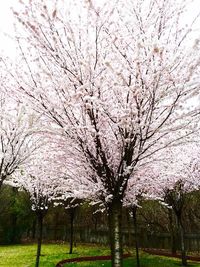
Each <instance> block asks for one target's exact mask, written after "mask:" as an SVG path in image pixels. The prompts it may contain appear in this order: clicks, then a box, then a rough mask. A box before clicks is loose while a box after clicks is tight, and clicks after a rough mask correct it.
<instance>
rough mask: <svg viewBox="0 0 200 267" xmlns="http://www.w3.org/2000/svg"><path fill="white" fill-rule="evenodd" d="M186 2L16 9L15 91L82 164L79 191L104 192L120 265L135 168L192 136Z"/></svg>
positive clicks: (192, 63)
mask: <svg viewBox="0 0 200 267" xmlns="http://www.w3.org/2000/svg"><path fill="white" fill-rule="evenodd" d="M185 3H186V1H177V2H176V3H174V1H172V0H161V1H159V2H158V1H151V0H148V1H144V0H134V1H133V0H128V1H121V0H118V1H106V2H104V1H103V2H102V4H100V3H99V2H98V1H92V0H89V1H78V0H76V1H62V0H57V1H49V2H47V1H41V0H40V1H38V0H32V1H29V2H28V3H27V4H26V2H23V1H21V9H19V11H14V15H15V16H16V18H17V23H16V28H17V41H18V43H19V50H20V53H21V58H22V60H24V61H23V62H24V64H21V66H20V65H18V68H17V70H16V74H13V73H12V75H13V76H14V77H16V80H17V82H18V89H19V90H18V91H19V93H20V94H21V95H22V96H24V97H25V98H26V99H27V98H28V99H29V101H30V103H33V104H34V106H35V108H36V109H37V110H38V111H39V112H41V113H44V114H46V116H47V117H48V118H49V119H50V120H51V122H52V123H54V124H55V125H56V126H54V127H57V129H59V130H60V132H61V134H63V135H64V136H65V138H66V142H67V143H69V144H70V149H72V148H74V154H75V152H76V153H77V155H79V157H80V158H81V159H83V161H84V162H85V164H86V165H84V167H83V169H84V168H85V169H87V170H88V174H87V176H83V175H81V177H80V182H79V184H80V185H81V183H82V182H83V183H85V182H86V183H87V180H88V188H90V191H92V189H93V188H95V186H96V185H98V189H100V188H101V190H99V191H98V192H99V194H96V196H97V199H100V201H102V202H103V203H104V205H105V206H106V208H107V209H108V214H109V226H110V236H111V240H110V241H111V254H112V266H115V267H121V266H122V237H121V215H122V204H123V199H124V195H125V191H126V188H127V184H128V181H129V179H130V177H131V174H132V173H133V171H134V169H135V166H136V165H137V164H138V162H140V161H142V160H144V159H148V158H149V157H150V156H151V155H153V154H155V153H156V152H157V151H160V150H162V149H164V148H166V147H169V146H172V145H173V144H175V143H177V142H180V141H182V140H183V139H184V138H185V137H187V136H189V135H191V134H192V133H193V132H194V131H195V130H196V124H195V120H196V119H197V116H195V115H196V114H197V112H198V108H197V105H196V104H195V103H196V102H195V101H197V95H198V94H199V74H198V73H199V61H200V53H199V48H200V46H199V41H198V40H193V41H192V38H193V30H192V29H193V28H192V27H193V24H194V23H195V21H196V20H195V18H194V21H193V23H192V24H191V25H183V23H182V22H181V18H182V16H183V15H184V10H185ZM196 19H197V18H196ZM20 25H22V26H23V27H22V28H20ZM188 41H190V42H188ZM20 60H21V59H20ZM15 93H16V90H15ZM77 157H78V156H77ZM71 161H72V162H73V161H74V159H73V157H72V158H71ZM85 169H84V171H85ZM82 178H83V179H82ZM89 185H90V186H91V187H89ZM94 191H95V190H94ZM80 192H81V190H79V193H80Z"/></svg>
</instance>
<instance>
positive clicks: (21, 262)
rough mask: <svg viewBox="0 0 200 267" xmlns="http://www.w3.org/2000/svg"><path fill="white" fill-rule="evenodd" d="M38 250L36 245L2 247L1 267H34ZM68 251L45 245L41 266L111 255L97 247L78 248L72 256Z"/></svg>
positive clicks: (47, 266) (62, 246)
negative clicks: (80, 258)
mask: <svg viewBox="0 0 200 267" xmlns="http://www.w3.org/2000/svg"><path fill="white" fill-rule="evenodd" d="M36 248H37V246H36V245H14V246H13V245H12V246H0V267H34V266H35V257H36ZM68 251H69V248H68V246H67V245H64V244H58V245H57V244H43V245H42V251H41V254H42V256H41V258H40V266H41V267H55V264H56V263H58V262H59V261H61V260H63V259H67V258H75V257H81V256H93V255H108V254H109V249H107V248H105V247H100V246H96V245H91V246H89V245H82V246H77V247H76V248H75V249H74V253H73V254H72V255H69V254H68V253H67V252H68Z"/></svg>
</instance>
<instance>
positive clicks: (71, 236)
mask: <svg viewBox="0 0 200 267" xmlns="http://www.w3.org/2000/svg"><path fill="white" fill-rule="evenodd" d="M69 215H70V246H69V254H72V252H73V243H74V215H75V208H70V209H69Z"/></svg>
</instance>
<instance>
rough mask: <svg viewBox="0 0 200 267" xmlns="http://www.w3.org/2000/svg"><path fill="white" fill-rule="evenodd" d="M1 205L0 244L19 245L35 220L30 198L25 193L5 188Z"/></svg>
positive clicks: (3, 188) (0, 200) (0, 194)
mask: <svg viewBox="0 0 200 267" xmlns="http://www.w3.org/2000/svg"><path fill="white" fill-rule="evenodd" d="M0 203H1V205H0V243H1V244H12V243H13V244H14V243H19V242H20V240H21V237H22V234H23V233H24V232H26V231H27V230H28V228H29V227H30V225H31V222H32V220H33V213H32V212H31V208H30V202H29V198H28V196H27V194H26V193H25V192H20V191H18V190H17V189H16V188H12V187H10V186H3V187H2V189H1V192H0Z"/></svg>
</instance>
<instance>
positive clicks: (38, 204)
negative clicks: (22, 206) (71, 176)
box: [8, 142, 67, 267]
mask: <svg viewBox="0 0 200 267" xmlns="http://www.w3.org/2000/svg"><path fill="white" fill-rule="evenodd" d="M53 144H54V143H53V142H51V143H46V144H45V145H43V146H41V147H40V149H38V150H37V151H36V153H35V154H33V155H32V156H31V158H30V159H29V162H28V163H26V164H24V165H23V166H22V168H21V169H19V170H18V172H16V173H15V175H13V177H12V179H10V181H8V184H10V185H12V186H14V187H18V188H21V189H23V190H25V191H26V192H27V193H28V194H29V196H30V201H31V204H32V210H33V211H35V213H36V216H37V220H38V248H37V256H36V265H35V266H36V267H38V266H39V258H40V254H41V244H42V232H43V219H44V216H45V215H46V213H47V211H48V209H49V206H50V205H51V204H52V203H53V201H54V200H55V198H56V197H57V195H58V194H59V193H60V188H61V187H64V186H65V178H64V177H63V168H62V169H60V161H59V156H60V155H59V153H58V154H56V149H55V147H54V146H53ZM47 155H49V156H48V157H47ZM62 164H63V163H62ZM65 190H67V188H65Z"/></svg>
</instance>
